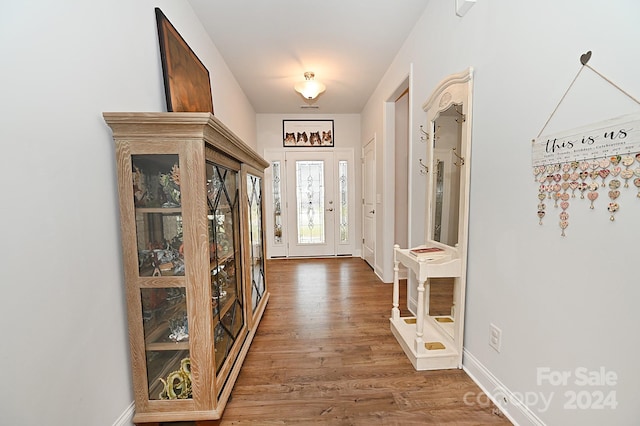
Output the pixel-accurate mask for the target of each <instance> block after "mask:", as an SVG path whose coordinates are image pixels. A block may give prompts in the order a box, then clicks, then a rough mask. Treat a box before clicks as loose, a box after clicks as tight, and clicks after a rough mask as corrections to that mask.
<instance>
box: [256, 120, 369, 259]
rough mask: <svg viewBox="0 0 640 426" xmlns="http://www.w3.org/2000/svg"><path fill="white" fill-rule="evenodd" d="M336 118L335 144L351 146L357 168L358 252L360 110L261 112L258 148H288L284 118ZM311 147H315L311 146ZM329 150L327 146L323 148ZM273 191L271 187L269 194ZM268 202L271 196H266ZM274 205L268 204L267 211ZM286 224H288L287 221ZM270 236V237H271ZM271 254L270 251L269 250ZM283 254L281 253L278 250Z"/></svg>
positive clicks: (359, 237) (270, 226) (357, 243)
mask: <svg viewBox="0 0 640 426" xmlns="http://www.w3.org/2000/svg"><path fill="white" fill-rule="evenodd" d="M296 119H306V120H333V128H334V135H333V138H334V148H336V149H338V148H351V149H353V155H354V160H355V161H354V170H355V176H354V179H355V188H354V190H355V191H354V192H355V197H354V199H355V203H354V204H355V221H354V223H355V224H356V226H355V229H354V236H353V241H355V247H354V249H355V250H354V253H353V254H354V255H359V254H360V251H361V244H360V241H362V229H361V223H362V219H361V215H362V204H361V203H360V202H359V200H361V199H362V196H361V194H362V164H361V162H360V157H361V156H362V146H361V144H360V139H361V138H360V115H359V114H313V115H310V114H257V115H256V127H257V151H258V153H259V154H260V155H265V150H270V151H272V152H277V151H278V150H281V151H282V152H284V151H285V148H283V146H282V120H296ZM309 149H311V148H309ZM319 149H321V150H326V149H327V148H319ZM266 175H267V177H269V176H270V173H269V170H267V172H266ZM270 193H271V192H270V191H269V189H267V194H270ZM266 202H267V203H269V202H271V200H266ZM270 209H271V206H270V205H268V206H267V211H268V212H270V211H273V210H270ZM267 217H272V216H271V214H270V213H267ZM285 226H286V225H285ZM266 229H267V232H268V233H271V232H272V230H273V224H271V223H267V228H266ZM268 238H269V237H268ZM268 255H269V254H268ZM278 255H280V253H278Z"/></svg>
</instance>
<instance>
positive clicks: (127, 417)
mask: <svg viewBox="0 0 640 426" xmlns="http://www.w3.org/2000/svg"><path fill="white" fill-rule="evenodd" d="M134 412H135V404H134V403H133V402H132V403H131V404H130V405H129V406H128V407H127V409H126V410H124V413H122V414H121V415H120V417H118V420H116V421H115V422H113V426H132V425H133V414H134Z"/></svg>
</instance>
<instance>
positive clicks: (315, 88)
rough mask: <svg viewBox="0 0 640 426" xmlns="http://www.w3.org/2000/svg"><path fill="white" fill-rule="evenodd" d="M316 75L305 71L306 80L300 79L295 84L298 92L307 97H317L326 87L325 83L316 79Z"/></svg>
mask: <svg viewBox="0 0 640 426" xmlns="http://www.w3.org/2000/svg"><path fill="white" fill-rule="evenodd" d="M314 77H315V74H314V73H312V72H310V71H307V72H305V73H304V81H300V82H298V83H296V85H295V86H294V88H295V89H296V92H300V94H301V95H302V96H304V97H305V99H315V98H316V97H317V96H318V95H319V94H320V93H322V92H324V90H325V89H326V87H325V85H324V84H322V83H320V82H319V81H317V80H314Z"/></svg>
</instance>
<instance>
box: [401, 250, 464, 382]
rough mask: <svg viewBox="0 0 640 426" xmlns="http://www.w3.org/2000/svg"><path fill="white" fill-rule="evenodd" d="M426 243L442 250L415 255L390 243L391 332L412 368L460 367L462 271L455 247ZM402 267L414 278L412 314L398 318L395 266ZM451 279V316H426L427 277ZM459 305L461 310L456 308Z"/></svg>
mask: <svg viewBox="0 0 640 426" xmlns="http://www.w3.org/2000/svg"><path fill="white" fill-rule="evenodd" d="M426 246H429V247H438V248H441V249H442V251H441V252H439V253H438V254H437V256H436V255H434V256H433V257H432V258H430V257H429V256H428V255H427V256H425V257H416V256H414V255H413V254H411V252H410V249H401V248H400V247H399V246H398V245H395V246H394V250H393V253H394V254H393V260H394V268H393V271H394V274H393V308H392V309H391V318H390V322H391V331H392V332H393V334H394V336H395V337H396V339H397V340H398V342H399V343H400V345H401V346H402V349H403V350H404V352H405V354H406V355H407V357H408V358H409V360H410V361H411V363H412V364H413V367H414V368H415V369H416V370H437V369H447V368H461V367H462V336H463V315H464V307H463V303H462V299H461V298H463V297H464V295H463V292H461V291H460V288H459V281H460V277H461V276H462V274H463V271H462V261H461V258H460V253H459V251H458V249H457V248H455V247H450V246H447V245H444V244H441V243H438V242H436V241H429V242H428V243H427V244H426ZM400 264H402V265H404V266H406V267H407V268H408V269H409V270H410V271H412V272H413V273H414V274H415V276H416V278H417V280H418V294H417V298H418V300H417V309H416V311H417V312H416V316H410V317H401V316H400V309H399V295H400V291H399V277H398V271H399V265H400ZM437 277H450V278H454V281H455V285H454V305H453V308H452V312H451V315H450V316H449V315H447V316H431V315H429V287H430V285H429V278H437ZM456 307H460V308H461V309H456Z"/></svg>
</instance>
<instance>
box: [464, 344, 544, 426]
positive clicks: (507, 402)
mask: <svg viewBox="0 0 640 426" xmlns="http://www.w3.org/2000/svg"><path fill="white" fill-rule="evenodd" d="M462 369H463V370H464V371H465V372H466V373H467V374H468V375H469V377H471V379H472V380H473V381H474V382H475V383H476V384H477V385H478V386H479V387H480V389H482V391H483V392H484V393H485V394H486V395H487V396H488V397H489V399H490V400H491V401H492V402H493V403H494V404H495V405H496V406H497V407H498V408H499V409H500V411H502V413H503V414H504V415H505V417H507V418H508V419H509V420H510V421H511V423H513V424H514V425H516V426H525V425H527V426H528V425H531V426H545V423H544V422H543V421H542V420H540V418H539V417H538V416H536V415H535V414H534V413H533V411H531V410H530V409H529V407H527V406H526V405H525V404H524V403H522V401H520V400H519V399H518V398H517V397H516V396H515V395H514V393H513V392H512V391H511V390H509V389H507V387H506V386H504V384H502V382H501V381H500V380H498V378H497V377H495V376H494V375H493V374H491V372H490V371H489V370H488V369H487V368H486V367H485V366H484V365H483V364H482V363H481V362H480V361H478V359H477V358H476V357H474V356H473V355H471V354H470V353H469V352H468V351H467V350H466V349H463V358H462Z"/></svg>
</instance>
